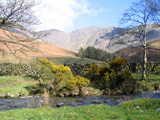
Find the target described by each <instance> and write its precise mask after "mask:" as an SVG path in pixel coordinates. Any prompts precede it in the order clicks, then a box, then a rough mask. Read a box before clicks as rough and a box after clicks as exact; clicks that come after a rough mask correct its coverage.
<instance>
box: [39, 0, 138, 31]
mask: <svg viewBox="0 0 160 120" xmlns="http://www.w3.org/2000/svg"><path fill="white" fill-rule="evenodd" d="M134 1H137V0H43V1H42V3H41V4H40V5H39V6H38V7H37V9H36V10H37V13H36V14H37V15H38V18H39V20H40V21H41V25H40V26H39V27H37V30H44V29H58V30H62V31H65V32H71V31H73V30H76V29H81V28H85V27H88V26H98V27H110V26H119V23H118V22H119V19H120V18H121V17H122V14H123V13H124V11H125V9H127V8H128V7H129V6H130V5H131V3H132V2H134Z"/></svg>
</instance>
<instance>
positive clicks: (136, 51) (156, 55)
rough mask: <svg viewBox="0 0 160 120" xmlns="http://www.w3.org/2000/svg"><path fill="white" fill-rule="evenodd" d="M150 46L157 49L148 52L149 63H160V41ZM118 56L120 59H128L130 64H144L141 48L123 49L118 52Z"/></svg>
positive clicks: (153, 42) (150, 43)
mask: <svg viewBox="0 0 160 120" xmlns="http://www.w3.org/2000/svg"><path fill="white" fill-rule="evenodd" d="M148 45H149V46H152V48H155V49H148V50H147V59H148V61H150V62H151V61H155V62H157V61H160V39H158V40H155V41H152V42H149V43H148ZM158 49H159V50H158ZM116 54H117V56H118V57H126V58H127V59H128V60H129V61H130V62H142V58H143V53H142V49H141V48H123V49H121V50H119V51H117V52H116Z"/></svg>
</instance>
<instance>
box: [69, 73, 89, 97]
mask: <svg viewBox="0 0 160 120" xmlns="http://www.w3.org/2000/svg"><path fill="white" fill-rule="evenodd" d="M88 84H89V80H88V79H86V78H84V77H81V76H79V75H77V76H76V77H74V78H73V79H70V80H69V81H68V83H67V87H68V88H69V89H71V90H72V89H75V88H76V87H78V90H79V95H82V88H83V87H86V86H88Z"/></svg>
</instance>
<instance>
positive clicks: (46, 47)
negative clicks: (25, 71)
mask: <svg viewBox="0 0 160 120" xmlns="http://www.w3.org/2000/svg"><path fill="white" fill-rule="evenodd" d="M11 36H13V37H12V38H11ZM0 38H1V39H2V40H8V39H10V40H12V41H13V42H15V41H18V40H20V39H21V40H25V39H26V37H25V36H23V35H20V34H17V33H14V32H8V31H5V30H2V29H0ZM23 45H27V46H29V47H32V46H33V47H35V48H34V49H35V50H34V51H27V49H24V53H22V52H17V53H16V56H18V58H19V57H21V58H27V59H32V58H36V57H65V56H71V57H74V56H76V53H74V52H72V51H69V50H67V49H64V48H61V47H58V46H56V45H53V44H49V43H46V42H42V41H40V40H33V41H31V42H30V43H27V42H26V43H23ZM0 46H1V49H4V50H5V51H6V54H4V55H2V54H3V53H2V52H1V54H0V61H6V60H7V61H15V60H16V59H17V58H16V57H15V56H14V55H12V54H10V53H11V52H14V51H16V50H20V49H23V47H22V46H20V45H18V44H17V45H15V44H12V43H7V44H6V43H5V44H4V43H2V42H1V43H0ZM25 50H26V51H25Z"/></svg>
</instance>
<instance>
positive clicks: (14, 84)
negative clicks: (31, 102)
mask: <svg viewBox="0 0 160 120" xmlns="http://www.w3.org/2000/svg"><path fill="white" fill-rule="evenodd" d="M34 84H36V81H35V80H34V79H33V78H32V77H25V76H1V77H0V97H3V96H5V94H6V93H7V94H9V95H10V96H11V97H13V98H14V97H18V96H19V95H20V94H22V95H23V96H27V95H29V91H28V90H27V87H29V86H32V85H34Z"/></svg>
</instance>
